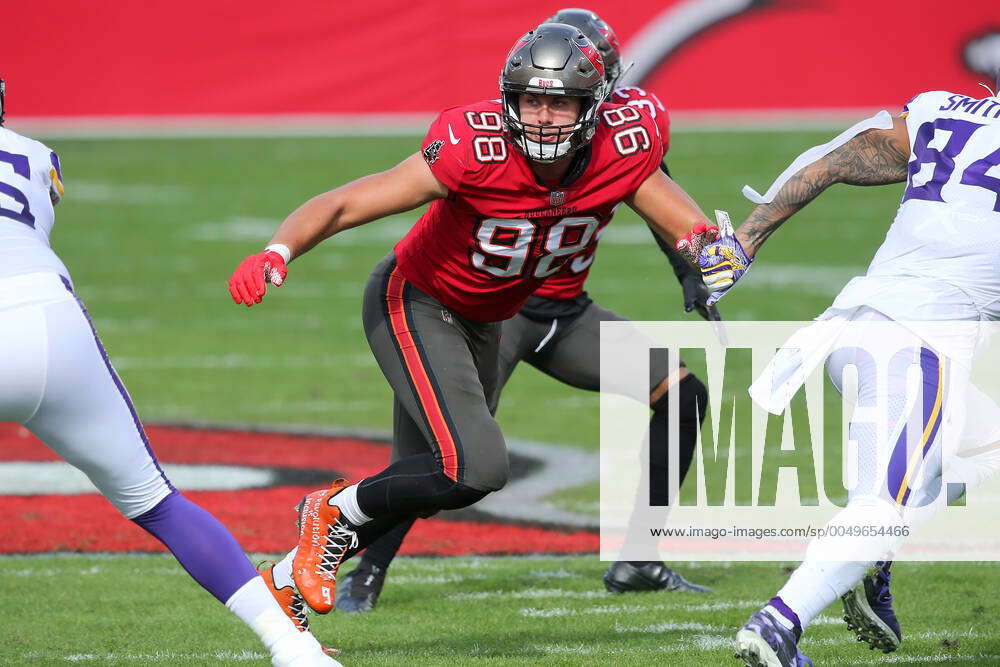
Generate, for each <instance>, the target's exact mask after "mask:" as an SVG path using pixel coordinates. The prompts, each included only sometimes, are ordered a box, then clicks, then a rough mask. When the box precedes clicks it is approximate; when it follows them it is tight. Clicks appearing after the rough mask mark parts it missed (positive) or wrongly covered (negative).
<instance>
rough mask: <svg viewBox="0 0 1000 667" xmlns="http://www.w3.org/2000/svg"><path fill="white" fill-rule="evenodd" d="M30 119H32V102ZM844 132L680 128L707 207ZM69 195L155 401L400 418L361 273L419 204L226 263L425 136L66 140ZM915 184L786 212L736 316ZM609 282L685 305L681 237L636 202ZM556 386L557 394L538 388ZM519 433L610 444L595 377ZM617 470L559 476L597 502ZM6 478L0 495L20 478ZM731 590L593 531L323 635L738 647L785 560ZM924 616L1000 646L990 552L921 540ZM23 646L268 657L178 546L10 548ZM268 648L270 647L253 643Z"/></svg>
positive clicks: (689, 178) (813, 272)
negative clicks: (952, 550) (550, 553)
mask: <svg viewBox="0 0 1000 667" xmlns="http://www.w3.org/2000/svg"><path fill="white" fill-rule="evenodd" d="M15 129H16V127H15ZM832 134H834V132H833V131H830V132H819V133H817V132H782V133H776V132H700V133H683V134H678V135H676V136H675V137H674V138H673V141H672V149H671V153H670V160H669V162H670V165H671V169H672V171H673V173H674V175H675V176H676V178H677V180H678V181H679V182H680V183H681V184H682V185H683V186H684V187H685V188H686V189H687V190H688V192H689V193H691V194H692V195H693V196H694V198H695V199H696V200H697V201H698V202H699V203H700V204H701V206H702V207H703V208H704V209H705V210H706V211H708V212H709V213H710V211H711V209H713V208H721V209H726V210H729V211H730V212H731V214H732V216H733V219H734V221H738V220H740V219H742V217H743V216H744V215H745V214H746V212H747V211H748V210H749V205H748V203H747V202H746V201H745V200H743V199H742V197H741V196H740V195H739V190H740V187H741V186H742V185H743V184H744V183H750V184H752V185H754V186H755V187H756V188H757V189H758V190H763V189H764V188H765V187H766V186H767V185H768V184H769V182H770V180H771V179H772V178H773V177H774V176H775V175H776V174H777V173H779V172H780V171H781V170H782V169H783V168H784V166H785V165H786V164H787V163H788V161H789V160H790V159H791V158H792V157H794V156H795V155H796V154H798V153H799V152H800V151H801V150H803V149H804V148H806V147H808V146H811V145H814V144H817V143H820V142H822V141H826V140H827V139H828V138H829V137H830V136H832ZM49 143H50V145H51V146H52V147H53V148H55V149H56V150H57V151H58V152H59V153H60V156H61V157H62V162H63V165H64V172H65V173H64V175H65V181H66V188H67V193H66V198H65V202H64V203H63V204H61V205H60V206H59V208H58V210H57V215H58V223H57V225H56V230H55V232H54V234H53V245H54V247H55V248H56V249H57V251H58V252H59V253H60V255H61V256H62V257H63V259H64V260H65V261H66V263H67V265H68V267H69V269H70V271H71V272H72V274H73V277H74V280H75V282H76V284H77V287H78V293H79V294H80V296H81V297H82V298H83V299H84V301H85V302H86V303H87V305H88V307H89V309H90V311H91V314H92V316H93V318H94V322H95V324H96V327H97V329H98V331H99V332H100V333H101V335H102V338H103V340H104V343H105V345H106V347H107V348H108V350H109V353H110V355H111V358H112V360H113V362H114V363H115V365H116V367H117V368H118V370H119V372H120V373H121V375H122V376H123V378H124V380H125V383H126V385H127V386H128V387H129V391H130V392H131V394H132V397H133V399H134V400H135V403H136V405H137V407H138V409H139V412H140V414H141V415H142V416H143V418H144V419H145V420H147V421H150V422H154V421H159V422H178V421H196V422H211V423H227V424H260V425H283V424H287V425H315V426H339V427H351V428H366V429H378V430H380V431H385V430H386V429H387V428H388V427H389V425H390V424H391V397H390V393H389V389H388V385H387V384H386V383H385V381H384V380H383V378H382V376H381V373H380V372H379V370H378V368H377V366H376V365H375V363H374V361H373V359H372V357H371V354H370V352H369V350H368V347H367V344H366V342H365V340H364V336H363V333H362V331H361V322H360V300H361V292H362V286H363V284H364V281H365V279H366V278H367V276H368V273H369V271H370V270H371V268H372V267H373V266H374V264H375V263H376V261H377V260H378V259H379V258H380V257H381V256H382V255H384V254H385V253H386V252H387V251H388V250H389V249H390V248H391V246H392V244H393V243H394V242H395V241H396V240H397V239H398V238H399V237H400V236H401V235H402V234H403V233H404V232H405V230H406V229H407V227H408V226H409V225H410V224H412V222H413V221H414V220H415V219H416V215H415V214H414V215H402V216H397V217H395V218H392V219H389V220H387V221H382V222H376V223H372V224H371V225H369V226H367V227H365V228H361V229H358V230H352V231H348V232H346V233H344V234H343V235H342V236H339V237H337V238H334V239H332V240H330V241H328V242H326V243H324V244H323V245H321V246H319V247H318V248H317V249H316V250H314V251H313V252H311V253H310V254H308V255H306V256H305V257H303V258H301V259H300V260H296V261H295V263H294V264H292V265H291V268H290V272H289V276H288V279H287V282H286V284H285V286H283V287H281V288H280V289H272V291H271V293H270V294H269V295H268V296H267V297H266V298H265V300H264V302H263V303H262V304H260V305H258V306H256V307H254V308H252V309H247V308H245V307H237V306H235V305H233V303H232V301H231V300H230V298H229V296H228V292H227V289H226V286H225V282H226V280H227V278H228V277H229V274H230V272H231V271H232V269H233V268H234V267H235V266H236V264H237V263H238V262H239V260H240V259H242V257H243V256H244V255H246V254H248V253H250V252H255V251H257V250H258V249H259V248H260V247H261V246H262V245H263V243H264V242H265V241H266V240H267V239H268V238H269V237H270V234H271V233H272V231H273V230H274V228H275V227H276V225H277V224H278V222H279V221H280V220H281V219H282V218H283V216H284V215H285V214H287V212H288V211H290V210H291V209H293V208H294V207H295V206H297V205H298V204H299V203H301V202H302V201H304V200H305V199H306V198H308V197H309V196H311V195H312V194H315V193H317V192H320V191H322V190H325V189H328V188H329V187H332V186H334V185H338V184H340V183H343V182H345V181H347V180H349V179H351V178H355V177H358V176H362V175H364V174H366V173H370V172H372V171H375V170H379V169H383V168H387V167H389V166H391V165H392V164H394V163H395V162H396V161H398V160H399V159H401V158H402V157H404V156H405V155H407V154H409V153H410V152H412V151H414V150H415V149H416V147H417V139H416V138H414V137H399V138H315V139H306V138H299V139H290V138H281V139H274V138H255V139H247V138H240V139H236V138H232V139H169V140H167V139H156V140H120V141H59V140H51V141H49ZM901 189H902V186H895V187H886V188H867V189H862V188H848V187H846V186H838V187H835V188H834V189H833V190H832V191H830V192H828V193H826V194H825V195H823V196H822V197H821V198H820V200H818V201H817V202H815V203H814V204H813V205H811V206H810V207H808V208H807V209H806V210H805V211H803V212H802V213H801V214H800V215H799V216H798V217H797V218H796V219H794V220H793V221H792V222H790V223H787V225H786V227H785V228H783V229H782V230H781V231H780V232H779V233H778V234H777V235H776V236H774V237H773V238H772V239H771V240H770V241H769V242H768V244H767V246H766V247H765V248H764V250H763V251H762V252H761V254H760V255H759V260H758V263H757V264H756V265H755V266H754V269H753V271H752V272H751V274H750V275H749V276H748V278H747V280H746V281H745V283H741V285H740V287H739V288H738V289H737V290H735V291H734V292H733V293H732V294H731V295H729V296H727V298H726V299H725V300H724V301H723V302H722V304H721V306H722V307H721V310H722V312H723V315H724V316H725V317H727V318H729V319H743V320H747V319H771V320H776V319H781V320H803V319H809V318H811V317H813V316H815V315H816V314H818V313H819V312H821V311H822V310H823V309H824V308H825V307H826V306H827V305H828V304H829V302H830V301H831V299H832V297H833V296H834V295H835V294H836V292H837V291H838V290H839V288H840V287H841V286H842V285H843V284H844V283H845V282H846V281H847V280H848V279H849V278H850V277H851V276H853V275H856V274H858V273H860V272H862V271H863V270H864V267H865V266H866V264H867V262H868V260H869V259H870V257H871V255H872V253H873V251H874V249H875V248H876V247H877V245H878V243H879V242H880V240H881V238H882V236H883V234H884V232H885V229H886V228H887V226H888V224H889V222H890V220H891V218H892V215H893V213H894V211H895V207H896V205H897V203H898V200H899V196H900V193H901ZM588 290H589V292H590V294H591V296H592V297H593V298H594V299H595V300H596V301H597V302H598V303H600V304H601V305H603V306H605V307H607V308H610V309H612V310H615V311H617V312H619V313H621V314H623V315H627V316H629V317H631V318H634V319H641V320H669V319H686V318H689V317H693V316H686V315H684V314H683V313H682V311H681V308H680V301H681V299H680V292H679V289H678V287H677V284H676V281H675V279H674V278H673V276H672V274H671V273H670V271H669V267H667V265H666V263H665V260H664V258H663V256H662V255H661V254H660V252H659V251H658V250H657V249H656V247H655V244H654V243H653V241H652V238H651V237H650V234H649V232H648V231H647V230H646V229H645V227H644V225H642V224H641V222H640V221H639V220H638V218H637V217H636V216H635V215H633V214H632V213H631V212H630V211H628V210H627V209H626V208H625V207H623V208H622V209H621V210H620V212H619V214H618V216H617V217H616V220H615V221H614V222H613V223H612V225H611V226H610V227H609V229H608V231H607V233H606V234H605V236H604V240H603V241H602V244H601V250H600V252H599V254H598V257H597V261H596V262H595V264H594V269H593V271H592V274H591V279H590V281H589V282H588ZM542 405H544V406H545V409H540V406H542ZM499 419H500V422H501V424H502V426H503V427H504V430H505V432H506V433H507V434H509V435H510V436H514V437H520V438H527V439H531V440H535V441H543V442H550V443H557V444H562V445H569V446H573V447H580V448H585V449H588V450H596V449H597V447H598V399H597V395H596V394H587V393H583V392H580V391H577V390H573V389H570V388H568V387H565V386H562V385H560V384H558V383H557V382H555V381H554V380H552V379H550V378H548V377H546V376H544V375H542V374H541V373H538V372H537V371H535V370H533V369H531V368H529V367H527V366H525V367H523V368H521V369H519V370H518V371H517V372H516V373H515V375H514V377H513V379H512V381H511V383H510V384H509V385H508V388H507V390H506V392H505V394H504V397H503V399H502V402H501V407H500V413H499ZM596 501H597V489H596V487H595V486H586V487H581V488H577V489H573V490H570V491H566V492H563V493H562V494H561V495H560V502H561V503H562V504H564V505H565V506H567V507H569V508H571V509H575V510H578V511H589V512H595V511H596ZM0 502H2V501H0ZM679 568H680V569H682V570H683V571H684V573H685V574H687V575H689V576H690V578H691V579H693V580H695V581H698V582H699V583H705V584H707V585H709V586H711V587H713V588H714V589H715V591H716V592H715V594H714V595H712V596H705V597H698V596H693V595H682V594H673V595H672V594H645V595H632V596H614V597H613V596H610V595H608V594H606V593H604V590H603V587H602V586H601V584H600V581H599V578H600V574H601V572H602V571H603V565H602V564H601V563H599V562H598V561H597V559H596V557H593V556H575V557H558V558H555V557H552V558H548V557H546V558H538V559H535V558H524V557H509V558H479V559H468V558H459V559H430V558H420V559H405V560H403V561H401V562H399V564H398V565H397V566H394V569H393V570H392V573H391V575H390V580H389V584H388V586H387V589H386V592H385V594H384V597H383V600H382V603H381V605H380V607H379V608H378V610H377V611H376V613H374V614H369V615H363V616H360V617H345V616H344V615H340V614H334V615H331V616H330V617H327V618H320V619H318V620H316V621H314V623H315V627H316V631H317V635H318V636H319V638H320V639H321V641H324V642H325V643H327V644H329V645H333V646H337V647H340V648H342V649H343V650H344V654H343V655H342V659H343V660H344V662H345V664H347V665H365V664H370V665H399V664H414V665H416V664H421V665H430V664H449V665H461V664H469V663H473V662H482V663H484V664H535V663H543V664H584V663H586V664H637V665H639V664H668V665H703V664H710V665H712V664H726V663H727V662H730V663H732V664H735V661H734V660H732V659H731V658H729V657H727V656H728V655H729V654H730V653H731V649H730V641H731V637H732V636H733V635H734V633H735V631H736V629H737V628H738V627H739V625H740V624H741V623H742V622H743V621H744V620H745V618H746V617H747V615H749V613H750V612H751V611H753V609H754V608H755V607H756V606H757V605H759V604H760V603H761V602H763V601H764V600H766V599H767V598H769V597H770V596H771V595H772V594H773V593H774V591H775V590H777V588H778V587H779V586H780V585H781V582H782V581H783V579H784V577H785V576H786V574H787V572H788V570H787V567H786V565H783V564H774V563H754V564H743V563H732V564H719V563H708V564H704V565H701V566H697V567H695V566H690V567H689V566H686V565H685V564H680V566H679ZM894 574H895V577H896V581H895V586H894V591H895V593H896V594H897V596H898V598H899V603H898V611H899V613H900V615H901V620H902V623H903V628H904V633H906V635H907V636H906V638H905V640H904V644H903V647H902V649H901V650H900V651H899V652H898V653H897V654H894V655H893V656H890V657H887V658H884V659H883V660H885V661H887V662H891V663H892V664H911V663H913V664H924V663H935V662H946V661H947V662H954V663H956V664H1000V631H998V630H997V625H996V620H995V619H996V618H997V617H998V613H1000V602H998V600H997V596H996V594H995V591H996V584H997V580H998V575H1000V570H997V569H996V568H995V567H994V566H992V565H965V564H961V565H954V564H940V565H939V564H906V563H901V564H899V565H898V566H897V567H896V569H894ZM0 609H2V610H3V614H2V618H3V621H4V622H3V623H2V625H0V627H2V629H0V663H9V664H66V662H67V661H69V662H71V663H82V664H135V663H140V662H150V663H158V664H206V665H210V664H220V663H225V662H234V661H241V662H246V661H253V660H256V661H257V662H263V654H262V653H261V651H260V649H258V647H257V644H256V643H255V642H254V641H253V638H252V637H251V636H250V633H249V631H247V630H245V629H244V628H243V627H242V626H241V625H240V624H239V623H238V622H237V621H236V620H235V619H234V618H232V617H230V616H229V615H228V614H227V612H226V611H225V610H224V609H223V608H222V607H221V606H220V605H218V604H216V603H215V602H214V601H213V600H211V599H210V598H209V597H208V595H207V594H205V593H204V592H203V591H201V590H200V589H199V588H197V586H196V585H195V584H194V583H193V582H191V581H190V580H189V579H187V578H186V577H185V576H183V572H182V570H180V568H179V567H178V566H176V564H175V563H174V562H173V561H172V560H171V559H169V558H168V557H165V556H159V555H157V556H108V557H105V556H94V555H79V556H77V555H60V556H55V557H48V556H34V557H17V556H14V557H4V558H0ZM838 612H839V606H834V607H831V608H830V609H828V610H827V612H826V613H825V615H824V616H823V617H821V619H820V621H819V622H818V623H817V624H816V625H815V626H814V627H813V628H811V629H810V631H809V633H808V634H807V639H806V641H805V642H804V644H803V649H804V651H805V652H806V653H808V654H810V655H811V656H812V657H813V658H814V659H818V660H817V662H818V664H870V663H871V661H873V660H875V659H876V658H878V656H875V655H873V654H872V653H870V652H869V651H868V650H867V647H862V646H861V645H858V644H855V643H854V642H853V641H852V640H851V636H850V635H849V633H848V632H847V630H846V628H845V627H844V626H843V625H842V623H840V622H839V621H838V620H837V619H838V618H839V616H838ZM248 664H251V663H248Z"/></svg>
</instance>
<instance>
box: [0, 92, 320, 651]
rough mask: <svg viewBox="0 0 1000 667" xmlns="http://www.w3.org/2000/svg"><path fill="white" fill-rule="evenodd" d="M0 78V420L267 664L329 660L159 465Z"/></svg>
mask: <svg viewBox="0 0 1000 667" xmlns="http://www.w3.org/2000/svg"><path fill="white" fill-rule="evenodd" d="M4 93H5V90H4V83H3V80H0V254H2V255H3V258H4V260H3V262H0V331H3V332H4V333H3V343H2V345H0V421H13V422H18V423H20V424H23V425H24V426H25V427H26V428H27V429H28V430H30V431H31V432H32V433H34V434H35V435H36V436H38V437H39V438H40V439H41V440H42V441H43V442H45V444H46V445H48V446H49V447H50V448H51V449H52V450H53V451H55V452H56V453H57V454H59V455H60V456H61V457H62V458H64V459H65V460H66V461H67V462H68V463H71V464H72V465H74V466H76V467H77V468H79V469H80V470H82V471H83V472H84V473H86V474H87V476H88V477H89V478H90V480H91V481H92V482H93V483H94V485H95V486H96V487H97V488H98V489H99V490H100V491H101V493H103V494H104V496H105V497H106V498H107V499H108V500H109V501H110V502H111V503H112V504H113V505H114V506H115V507H116V508H118V510H119V511H121V513H122V514H124V515H125V517H126V518H128V519H130V520H132V521H134V522H135V523H136V524H138V525H139V526H141V527H142V528H143V529H145V530H146V531H147V532H149V533H150V534H152V535H153V536H154V537H156V538H157V539H159V540H160V541H161V542H163V543H164V544H165V545H166V546H167V548H169V549H170V551H171V552H173V554H174V556H175V557H176V558H177V560H178V561H179V562H180V563H181V565H182V566H183V567H184V569H185V570H187V572H188V573H189V574H190V575H191V576H192V577H193V578H194V579H195V580H196V581H197V582H198V583H199V584H201V585H202V586H203V587H204V588H205V589H206V590H207V591H208V592H209V593H211V594H212V595H214V596H215V597H216V598H218V600H219V601H220V602H222V603H224V604H225V605H226V607H228V608H229V609H230V610H231V611H232V612H233V613H235V614H236V615H237V616H238V617H239V618H240V619H241V620H243V621H244V622H245V623H246V624H247V625H248V626H249V627H250V628H252V629H253V630H254V631H255V632H256V633H257V635H258V636H259V637H260V638H261V640H262V641H263V643H264V645H265V646H266V647H267V648H268V650H269V651H270V653H271V658H272V662H273V664H275V665H287V666H289V667H293V666H294V667H299V666H301V667H307V666H312V665H338V664H339V663H338V662H337V661H335V660H333V659H332V658H329V657H328V656H326V655H325V654H324V652H323V649H322V647H321V646H320V645H319V643H318V642H317V641H316V639H315V638H314V637H313V636H312V635H311V634H310V633H308V632H300V631H299V629H298V628H297V627H296V625H295V624H294V623H293V622H292V621H291V620H289V618H288V617H286V615H285V614H284V612H283V611H282V609H281V607H279V606H278V603H277V602H276V601H275V599H274V598H273V597H272V595H271V593H270V591H269V590H268V587H267V584H266V583H265V581H264V580H263V579H262V578H261V577H259V576H257V571H256V570H255V569H254V567H253V565H251V564H250V561H248V560H247V557H246V555H245V554H244V553H243V550H242V549H241V548H240V546H239V544H238V543H237V542H236V540H235V539H234V538H233V536H232V535H231V534H230V533H229V531H228V530H226V528H225V527H224V526H223V525H222V524H221V523H220V522H219V521H218V520H217V519H216V518H215V517H213V516H212V515H211V514H209V513H208V512H206V511H205V510H204V509H202V508H201V507H199V506H197V505H195V504H194V503H192V502H190V501H189V500H187V498H185V497H184V496H183V495H182V494H181V493H179V492H178V491H177V490H176V489H175V488H174V487H173V486H172V485H171V484H170V481H169V480H168V479H167V478H166V476H165V475H164V474H163V471H162V470H161V469H160V466H159V464H158V463H157V460H156V456H155V455H154V454H153V450H152V449H151V448H150V445H149V442H148V441H147V439H146V434H145V432H144V431H143V428H142V425H141V424H140V422H139V418H138V416H137V415H136V413H135V409H134V408H133V406H132V401H131V400H130V398H129V395H128V393H127V392H126V391H125V387H124V385H123V384H122V382H121V379H120V378H119V377H118V374H117V373H116V372H115V370H114V368H113V367H112V365H111V362H110V361H109V360H108V357H107V354H106V353H105V351H104V347H103V346H102V344H101V341H100V339H99V338H98V336H97V333H96V332H95V331H94V329H93V325H92V323H91V321H90V317H89V315H88V314H87V310H86V308H84V306H83V303H82V302H81V301H80V300H79V299H78V298H77V297H76V296H75V295H74V292H73V285H72V282H71V281H70V276H69V272H68V271H67V270H66V267H65V265H64V264H63V263H62V261H61V260H60V259H59V257H58V256H56V254H55V253H54V252H53V251H52V249H51V247H50V246H49V235H50V234H51V232H52V226H53V224H54V223H55V211H54V205H55V204H57V203H58V202H59V201H60V200H61V199H62V196H63V184H62V169H61V167H60V165H59V158H58V157H57V156H56V153H55V152H54V151H52V150H50V149H49V148H48V147H47V146H45V144H42V143H40V142H38V141H35V140H34V139H29V138H28V137H25V136H22V135H20V134H17V133H16V132H13V131H11V130H9V129H7V128H5V127H3V104H4Z"/></svg>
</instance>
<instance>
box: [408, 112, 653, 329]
mask: <svg viewBox="0 0 1000 667" xmlns="http://www.w3.org/2000/svg"><path fill="white" fill-rule="evenodd" d="M500 111H501V109H500V103H499V102H498V101H495V100H494V101H487V102H480V103H477V104H472V105H468V106H461V107H453V108H451V109H447V110H445V111H444V112H442V113H441V115H440V116H438V118H437V119H436V120H435V121H434V123H433V124H432V125H431V128H430V131H429V132H428V133H427V137H426V138H425V139H424V142H423V155H424V159H425V160H426V161H427V164H428V165H430V168H431V171H433V173H434V175H435V176H436V177H437V179H438V180H439V181H441V183H443V184H444V185H445V187H447V188H448V190H449V192H450V195H449V197H448V198H447V199H439V200H436V201H434V202H433V203H431V205H430V207H429V208H428V210H427V212H426V213H424V215H422V216H421V218H420V220H418V221H417V223H416V224H415V225H414V226H413V228H412V229H411V230H410V231H409V233H408V234H407V235H406V236H405V237H404V238H403V239H402V240H401V241H400V242H399V243H398V244H397V245H396V259H397V262H398V264H399V269H400V271H401V272H402V274H403V276H404V277H405V278H406V279H407V280H409V281H410V282H412V283H413V284H414V285H416V286H417V287H418V288H420V289H422V290H423V291H425V292H427V293H429V294H431V295H432V296H434V297H435V298H437V299H438V300H439V301H441V302H442V303H443V304H444V305H446V306H448V307H449V308H452V309H454V310H455V311H456V312H458V313H460V314H461V315H463V316H465V317H467V318H469V319H470V320H475V321H480V322H496V321H500V320H505V319H508V318H510V317H512V316H513V315H514V314H515V313H517V311H518V310H520V308H521V306H522V305H523V304H524V301H525V300H526V299H527V298H528V296H530V295H531V293H532V292H534V291H535V290H536V289H537V288H538V286H539V285H541V284H542V283H543V281H545V279H546V278H549V277H550V276H553V275H555V274H556V273H558V272H559V271H560V270H562V269H563V268H564V267H565V266H566V264H567V263H568V262H571V261H573V259H574V258H575V257H576V256H577V255H578V254H579V253H581V252H586V251H587V248H588V246H589V244H590V242H591V240H592V239H593V237H594V234H595V233H596V232H597V230H598V229H599V228H600V227H601V226H602V225H604V224H606V223H607V222H608V221H609V220H610V219H611V216H612V213H613V212H614V209H615V207H616V206H617V205H618V204H619V203H620V202H621V201H622V200H623V199H625V198H626V197H628V196H629V195H630V194H632V193H633V192H635V191H636V190H637V189H638V188H639V186H640V185H641V184H642V183H643V181H645V180H646V178H648V177H649V175H650V174H652V173H653V172H654V171H655V170H656V169H657V167H658V166H659V164H660V160H661V158H662V156H663V148H662V145H661V143H660V138H659V132H658V130H657V127H656V124H655V122H654V121H653V119H652V118H651V117H650V116H649V115H648V114H645V113H642V112H640V111H639V110H638V109H636V108H635V107H629V106H623V105H614V104H608V105H604V106H603V107H602V108H601V109H600V115H601V119H600V123H599V124H598V126H597V131H596V133H595V135H594V138H593V140H592V141H591V142H590V144H589V146H588V147H585V148H583V149H581V153H582V154H580V155H578V156H577V157H576V160H575V163H574V168H573V169H571V170H570V172H569V173H568V174H567V176H566V178H565V179H564V181H563V182H562V183H561V184H559V185H551V186H550V185H546V184H544V183H541V182H540V181H539V180H538V178H537V177H536V176H535V173H534V172H533V171H532V169H531V165H530V163H529V161H528V159H527V158H526V157H525V156H524V155H522V154H521V153H519V152H517V151H516V150H514V149H513V148H512V147H511V146H510V144H508V143H507V141H506V139H504V138H503V124H502V121H501V117H500Z"/></svg>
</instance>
